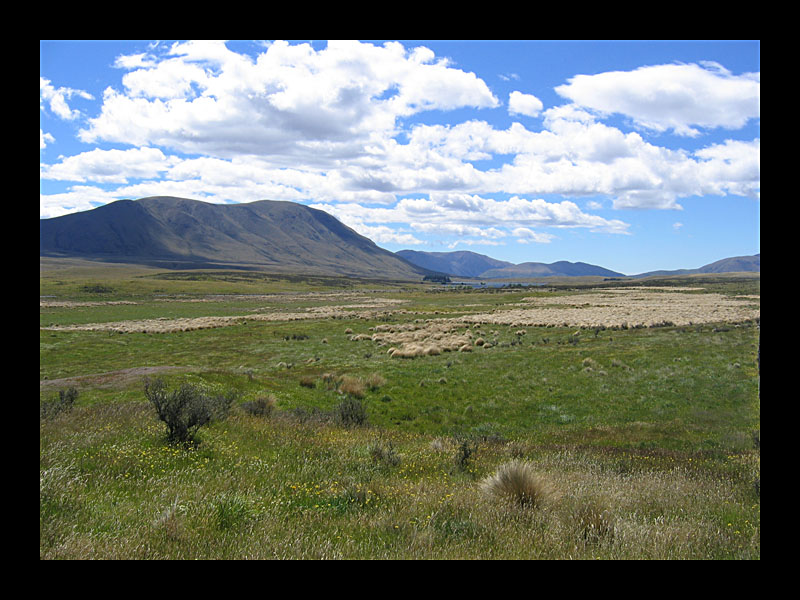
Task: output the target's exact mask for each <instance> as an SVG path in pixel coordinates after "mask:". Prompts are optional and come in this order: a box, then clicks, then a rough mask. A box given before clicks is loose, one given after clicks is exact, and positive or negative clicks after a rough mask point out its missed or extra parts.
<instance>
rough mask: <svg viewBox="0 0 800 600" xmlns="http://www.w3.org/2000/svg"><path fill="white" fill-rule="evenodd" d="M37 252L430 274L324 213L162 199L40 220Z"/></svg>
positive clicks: (183, 263) (279, 205)
mask: <svg viewBox="0 0 800 600" xmlns="http://www.w3.org/2000/svg"><path fill="white" fill-rule="evenodd" d="M39 254H40V256H69V257H83V258H95V259H101V260H105V261H111V262H134V263H142V264H154V265H158V266H165V267H178V268H181V267H183V268H199V267H206V268H214V267H216V268H219V267H221V266H234V265H235V266H239V267H244V268H259V269H270V270H274V271H280V272H293V273H305V274H335V275H343V276H352V277H368V278H381V279H403V280H417V281H418V280H420V279H421V278H422V277H423V276H424V275H427V274H429V273H428V271H427V270H426V269H424V268H422V267H419V266H417V265H413V264H411V263H409V262H407V261H406V260H404V259H403V258H401V257H399V256H396V255H395V254H394V253H392V252H389V251H388V250H384V249H383V248H379V247H378V246H377V245H375V243H374V242H372V241H371V240H369V239H367V238H365V237H363V236H361V235H359V234H358V233H356V232H355V231H353V230H352V229H350V228H349V227H347V226H345V225H344V224H342V223H341V222H340V221H338V220H337V219H335V218H334V217H332V216H331V215H329V214H328V213H326V212H324V211H321V210H317V209H313V208H310V207H308V206H304V205H302V204H297V203H294V202H279V201H271V200H261V201H257V202H251V203H247V204H210V203H207V202H200V201H198V200H188V199H185V198H174V197H167V196H157V197H151V198H142V199H140V200H119V201H117V202H112V203H110V204H106V205H104V206H100V207H98V208H95V209H92V210H88V211H84V212H79V213H72V214H68V215H64V216H61V217H54V218H52V219H40V220H39Z"/></svg>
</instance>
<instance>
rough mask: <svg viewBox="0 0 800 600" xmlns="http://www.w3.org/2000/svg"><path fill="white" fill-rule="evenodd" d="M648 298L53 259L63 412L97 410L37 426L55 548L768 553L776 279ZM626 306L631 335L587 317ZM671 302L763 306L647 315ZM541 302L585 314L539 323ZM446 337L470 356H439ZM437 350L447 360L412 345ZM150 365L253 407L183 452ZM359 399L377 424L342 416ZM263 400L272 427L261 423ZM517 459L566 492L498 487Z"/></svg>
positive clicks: (625, 285) (49, 277) (727, 281)
mask: <svg viewBox="0 0 800 600" xmlns="http://www.w3.org/2000/svg"><path fill="white" fill-rule="evenodd" d="M646 285H647V286H648V287H647V288H643V287H642V285H636V286H633V285H631V284H630V283H629V282H605V283H603V282H600V281H594V282H581V283H580V284H578V282H572V283H571V284H570V283H569V282H555V283H554V284H550V285H548V286H547V287H543V288H526V289H515V290H508V289H505V290H468V289H461V290H447V291H445V290H444V289H443V288H442V287H441V286H435V285H429V286H423V285H415V284H406V283H399V282H376V281H351V280H337V279H335V278H319V277H318V278H302V277H284V276H273V275H266V274H261V273H257V272H241V271H236V270H226V271H217V272H211V271H208V272H177V271H171V272H170V271H164V270H158V269H152V268H138V267H132V266H102V267H101V266H95V265H91V264H76V263H72V264H71V265H69V266H64V265H63V263H62V264H61V265H58V264H55V263H50V264H48V265H45V266H43V268H42V270H41V272H40V353H39V357H40V365H39V366H40V403H41V402H47V401H49V400H51V399H52V398H53V397H56V396H57V395H58V392H59V391H62V390H66V389H69V388H70V387H74V388H76V389H77V390H78V393H79V395H78V399H77V402H76V405H75V406H74V408H72V410H69V411H64V412H62V413H60V414H57V415H55V416H48V417H47V418H42V419H40V521H39V523H40V558H43V559H58V558H147V559H161V558H164V559H184V558H186V559H189V558H205V559H212V558H225V559H236V558H296V559H312V558H335V559H490V558H491V559H500V558H512V559H567V558H576V559H589V558H592V559H593V558H602V559H620V558H621V559H758V558H760V400H759V394H758V389H759V376H758V365H757V351H758V340H759V331H758V305H759V300H758V296H759V293H760V280H759V279H758V278H753V277H732V276H727V277H712V278H708V277H705V278H684V279H681V280H675V279H670V280H661V281H657V282H654V281H648V282H646ZM610 289H612V290H616V291H614V292H609V290H610ZM633 292H635V293H633ZM609 293H614V294H622V295H624V297H625V298H630V303H629V304H630V305H631V306H632V307H633V308H631V312H630V315H629V316H630V318H629V319H628V321H627V322H626V324H625V326H624V327H621V326H618V325H617V326H614V327H602V326H593V327H588V326H583V327H581V326H580V325H576V323H580V322H581V321H580V315H581V314H583V313H585V312H586V311H588V310H590V309H591V310H594V309H595V308H596V307H597V305H598V304H603V303H601V302H600V301H599V300H600V299H602V298H604V297H605V296H602V295H601V294H606V295H608V294H609ZM629 293H633V294H632V295H625V294H629ZM648 294H652V296H649V295H648ZM669 294H677V295H679V296H675V297H676V298H678V297H681V298H683V299H685V296H686V295H687V294H691V295H696V296H697V297H698V298H699V297H700V296H703V299H706V300H708V299H712V298H718V299H719V301H718V302H717V304H719V305H722V304H723V301H731V302H733V303H734V304H735V305H736V306H741V307H742V311H743V312H742V313H741V315H743V316H741V318H736V316H735V315H734V317H731V316H730V315H731V314H732V313H730V312H727V311H722V312H720V313H719V314H716V317H719V316H720V315H724V317H725V320H714V318H715V313H713V312H711V313H709V317H708V320H700V321H698V320H695V321H693V322H691V323H680V324H676V323H675V322H674V319H664V320H663V322H659V323H658V324H657V325H658V326H645V325H640V324H638V323H637V322H636V314H637V313H636V312H635V310H634V308H635V307H636V306H641V305H642V304H643V303H646V301H647V299H648V298H651V297H652V298H656V297H658V298H659V299H662V300H663V297H665V296H669ZM643 295H644V296H643ZM712 295H713V296H712ZM667 299H669V298H667ZM698 304H699V303H698ZM711 304H712V305H713V304H714V303H711ZM683 305H684V304H682V305H681V306H683ZM657 306H661V304H657ZM539 309H541V311H540V310H539ZM544 309H548V310H551V311H552V310H557V311H561V312H558V313H556V314H558V315H562V314H563V322H561V321H559V319H556V321H558V322H554V323H552V324H549V325H547V326H545V325H542V324H527V325H526V324H525V323H524V319H525V318H528V319H529V323H538V322H539V319H540V318H541V315H545V314H546V315H550V314H553V313H552V312H542V311H544ZM510 311H523V322H519V321H518V320H515V321H514V322H512V323H506V322H504V321H503V319H502V318H501V317H503V316H505V315H507V314H509V313H510ZM524 311H528V312H524ZM537 311H539V312H537ZM582 311H583V313H582ZM736 314H738V313H736ZM209 317H213V318H215V319H216V320H213V319H212V320H206V319H208V318H209ZM696 318H697V317H695V319H696ZM123 322H124V323H126V324H130V323H134V324H135V326H134V327H131V328H123V327H121V326H120V325H118V324H120V323H123ZM109 323H114V324H116V325H114V326H112V327H105V328H104V327H100V326H98V324H99V325H102V324H105V325H106V326H107V325H108V324H109ZM442 324H445V325H446V326H444V327H443V329H445V330H447V331H446V334H442V336H445V335H450V336H462V337H465V338H466V339H468V340H469V344H465V345H468V347H469V351H466V349H463V350H462V351H459V350H457V349H456V350H446V349H442V348H443V344H444V341H445V337H440V338H436V339H434V337H433V326H434V325H436V326H439V325H442ZM122 331H124V332H122ZM404 335H405V336H413V335H416V336H417V337H418V338H419V340H417V341H414V342H412V341H409V340H410V338H403V337H402V336H404ZM392 336H394V337H392ZM418 342H419V344H422V345H423V347H428V348H431V347H432V346H434V345H435V344H436V343H438V344H439V350H438V351H437V350H435V349H434V350H430V351H428V352H422V353H419V354H417V355H415V356H413V357H409V358H400V356H401V354H400V353H398V354H397V355H396V356H392V355H391V354H390V353H389V349H390V348H392V347H400V345H401V344H406V346H409V345H410V344H412V343H418ZM425 344H427V346H425ZM146 376H149V377H161V378H163V379H164V381H165V382H167V384H168V385H170V386H177V385H179V384H181V383H186V382H188V383H193V384H196V385H197V386H200V387H202V388H204V389H207V390H211V391H215V390H218V391H236V392H237V393H238V401H237V404H236V406H235V407H234V409H233V411H232V412H231V414H230V415H229V416H228V418H227V419H225V420H223V421H219V422H214V423H212V424H211V425H210V426H208V427H205V428H203V429H201V430H200V433H199V443H198V444H197V445H196V446H192V447H182V446H171V445H169V444H167V443H166V442H165V429H164V424H163V423H161V422H160V421H158V419H157V418H156V414H155V411H154V410H153V408H152V407H151V406H150V405H149V404H148V403H147V401H146V399H145V396H144V393H143V382H144V378H145V377H146ZM346 379H347V380H348V381H350V385H352V386H353V387H346V386H345V384H343V383H342V382H343V381H345V380H346ZM370 382H371V385H368V383H370ZM359 383H361V384H363V385H361V386H360V387H359V385H358V384H359ZM348 393H349V394H350V396H352V397H359V399H360V400H361V401H362V402H363V403H364V404H365V406H366V411H367V417H368V420H367V423H366V425H363V426H357V427H353V426H345V425H343V424H342V423H341V422H339V421H337V420H336V419H335V418H333V416H334V415H335V414H336V411H337V407H339V406H340V404H341V403H342V401H343V399H345V398H346V397H347V396H348ZM265 397H272V398H274V399H275V401H276V404H275V408H274V410H273V411H272V412H271V413H270V414H269V415H267V416H257V415H253V414H250V413H249V412H248V411H246V410H244V409H243V407H244V406H246V403H247V402H252V401H254V400H256V399H258V398H265ZM517 459H519V460H524V461H527V462H528V463H529V464H530V465H531V466H532V468H533V469H534V470H535V471H536V473H537V474H538V476H539V477H540V478H541V479H542V480H544V481H546V482H547V486H548V489H550V490H552V493H551V494H550V495H549V498H550V499H549V501H548V502H547V503H544V504H542V505H538V506H536V507H531V506H519V505H515V504H513V503H507V502H503V501H502V500H500V499H498V498H495V497H493V496H491V495H487V494H485V493H483V491H482V485H481V483H482V482H484V481H485V480H486V478H488V477H490V476H491V475H493V474H494V473H495V471H496V470H497V469H498V468H500V467H501V466H503V465H505V464H507V463H508V462H510V461H512V460H517Z"/></svg>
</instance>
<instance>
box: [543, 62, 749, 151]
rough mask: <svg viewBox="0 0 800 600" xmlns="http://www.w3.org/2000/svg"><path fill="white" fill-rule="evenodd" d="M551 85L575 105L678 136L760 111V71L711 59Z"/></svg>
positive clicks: (736, 122) (733, 125) (735, 124)
mask: <svg viewBox="0 0 800 600" xmlns="http://www.w3.org/2000/svg"><path fill="white" fill-rule="evenodd" d="M555 90H556V92H557V93H558V94H560V95H561V96H563V97H565V98H568V99H569V100H571V101H572V102H573V103H575V104H576V105H578V106H581V107H585V108H588V109H591V110H595V111H599V112H600V113H605V114H614V113H616V114H622V115H625V116H627V117H630V118H631V119H633V121H634V122H635V123H637V124H638V125H639V126H641V127H644V128H646V129H650V130H655V131H659V132H662V131H667V130H671V131H673V132H674V133H676V134H677V135H684V136H692V137H694V136H697V135H699V133H700V132H699V130H698V129H697V128H698V127H700V128H705V129H712V128H717V127H722V128H725V129H738V128H740V127H742V126H744V125H745V124H746V123H747V121H749V120H750V119H758V118H760V116H761V75H760V73H744V74H742V75H733V74H732V73H731V72H730V71H728V70H726V69H725V68H723V67H722V66H721V65H719V64H717V63H703V64H700V65H698V64H667V65H653V66H646V67H640V68H638V69H635V70H633V71H610V72H605V73H598V74H596V75H576V76H575V77H573V78H571V79H569V81H568V83H567V84H565V85H561V86H558V87H556V88H555Z"/></svg>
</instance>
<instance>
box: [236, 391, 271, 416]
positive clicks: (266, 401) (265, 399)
mask: <svg viewBox="0 0 800 600" xmlns="http://www.w3.org/2000/svg"><path fill="white" fill-rule="evenodd" d="M277 401H278V399H277V398H275V396H272V395H269V396H259V397H258V398H256V399H255V400H252V401H250V402H244V403H243V404H242V410H244V411H245V412H246V413H247V414H248V415H252V416H254V417H269V416H270V415H271V414H272V411H273V410H275V404H276V403H277Z"/></svg>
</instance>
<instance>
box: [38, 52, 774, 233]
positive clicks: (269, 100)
mask: <svg viewBox="0 0 800 600" xmlns="http://www.w3.org/2000/svg"><path fill="white" fill-rule="evenodd" d="M150 52H152V53H150ZM150 52H148V53H140V54H132V55H129V56H120V57H118V58H117V61H116V63H115V66H117V67H119V68H121V69H125V70H126V71H127V72H126V73H125V74H124V75H123V77H122V86H121V87H120V88H119V89H114V88H111V87H109V88H107V89H106V90H105V92H104V94H103V98H102V103H101V105H100V109H99V112H98V113H97V116H95V117H94V118H91V119H88V120H86V121H85V122H84V126H83V128H82V129H81V130H80V139H81V140H82V141H84V142H89V143H101V142H113V143H120V144H128V145H130V146H131V149H129V150H101V149H96V150H92V151H89V152H83V153H81V154H77V155H75V156H70V157H66V158H61V159H59V161H58V162H56V163H55V164H52V165H40V177H41V178H42V179H51V180H57V181H71V182H76V183H89V182H93V183H97V184H103V185H104V186H109V185H111V184H118V185H120V187H118V188H117V189H116V190H114V191H113V193H112V192H105V191H102V190H99V189H98V190H97V191H96V192H91V193H90V191H89V190H94V189H95V188H88V187H84V188H77V187H74V188H71V191H70V193H69V194H68V195H62V196H60V198H62V199H64V200H65V201H67V200H68V201H70V202H72V204H71V206H73V207H74V206H77V205H78V204H77V203H76V202H77V201H76V199H75V196H74V195H73V193H74V191H75V190H83V191H85V192H86V193H87V194H89V195H90V196H91V197H92V198H101V197H106V198H110V197H112V196H113V197H117V198H118V197H143V196H147V195H159V194H169V195H178V196H184V197H192V198H198V199H206V200H208V201H214V202H229V201H235V202H248V201H253V200H258V199H282V200H294V201H300V202H309V203H315V205H316V206H320V207H322V206H324V207H328V208H324V210H329V212H332V213H333V214H335V216H337V217H339V218H341V220H342V221H344V222H345V223H347V224H348V225H350V226H351V227H353V228H354V229H356V230H358V231H359V232H361V233H365V234H366V232H370V233H371V234H372V235H374V236H376V238H377V237H380V239H382V240H390V239H396V240H401V239H402V240H405V242H403V243H408V244H411V243H421V241H420V239H419V238H418V237H415V235H416V236H419V237H422V236H423V234H424V235H425V236H440V237H448V236H449V237H451V238H452V237H458V238H459V240H462V241H461V242H460V243H467V240H473V241H475V242H478V241H480V240H500V239H503V238H504V237H505V238H511V237H514V238H516V239H518V240H525V241H533V242H537V243H546V242H547V241H549V240H550V239H552V237H553V236H552V235H551V234H549V233H543V232H542V231H541V230H542V229H543V228H549V229H552V228H563V227H578V228H585V229H587V230H590V231H604V232H612V233H622V234H624V233H627V232H628V229H629V226H628V224H627V223H625V222H624V221H623V220H617V219H605V218H602V217H600V216H598V215H594V214H591V213H590V212H584V211H583V210H581V209H580V208H579V207H578V205H577V204H576V203H575V202H573V201H571V199H575V198H580V197H592V198H594V200H592V202H590V203H587V204H586V207H587V209H586V210H589V211H591V210H595V209H597V208H599V207H600V206H601V204H599V203H598V201H597V200H596V198H597V197H599V196H602V197H605V198H607V199H609V200H611V202H613V206H614V208H616V209H634V208H642V209H680V203H679V202H680V199H681V198H685V197H688V196H692V195H703V194H718V195H725V194H736V195H743V196H750V197H758V195H759V193H760V140H753V141H733V140H729V141H726V142H724V143H720V144H713V145H708V146H706V147H705V148H702V149H700V150H696V151H694V152H689V151H684V150H671V149H669V148H666V147H663V146H659V145H657V142H652V141H646V139H645V138H644V137H643V134H644V132H642V133H639V132H636V131H634V132H626V131H623V130H622V129H620V128H618V127H613V126H610V125H609V124H606V123H604V122H603V117H604V115H607V114H610V113H619V114H624V115H627V116H628V117H630V118H631V119H633V120H634V121H635V122H636V123H637V124H638V125H639V126H641V127H647V128H650V129H655V130H657V131H666V130H668V129H672V130H674V131H676V132H678V133H682V134H689V133H695V132H696V131H697V128H706V127H736V126H738V124H740V123H743V122H746V121H747V120H748V119H750V118H758V115H759V114H760V113H759V110H760V108H759V93H760V91H759V76H758V75H757V74H756V75H740V76H734V75H732V74H730V73H729V72H727V71H726V70H725V69H724V68H722V67H720V66H719V65H715V64H711V63H704V64H701V65H661V66H656V67H643V68H641V69H637V70H635V71H628V72H610V73H601V74H598V75H591V76H589V75H578V76H576V77H574V78H572V79H570V80H569V83H568V84H567V85H564V86H560V87H559V88H558V90H557V91H558V92H559V93H560V94H561V95H562V96H564V97H566V98H568V99H569V100H570V101H571V102H570V103H566V104H564V105H561V106H552V107H548V108H547V109H544V106H543V103H542V102H541V101H540V100H539V99H538V98H536V97H535V96H533V95H531V94H525V93H522V92H518V91H514V92H512V93H511V94H510V95H509V100H508V110H509V112H510V113H513V114H521V115H528V116H541V117H542V120H541V125H538V124H537V128H535V129H534V128H531V129H529V128H527V127H526V126H525V125H523V124H521V123H519V122H514V123H512V124H511V125H510V126H508V127H507V128H506V129H497V128H496V127H495V126H493V125H491V124H490V123H489V122H487V121H486V120H480V119H478V118H472V119H470V120H466V121H461V122H455V123H453V124H451V125H441V124H419V123H417V124H411V125H409V124H408V123H409V122H411V123H413V121H408V120H407V117H410V116H413V115H415V114H418V113H421V112H424V111H429V110H440V111H447V110H451V109H456V108H478V109H480V108H485V109H492V108H498V107H500V106H501V105H500V102H499V101H498V100H497V98H496V97H495V96H494V94H493V93H492V91H491V90H490V89H489V87H488V86H487V85H486V83H485V82H483V81H482V80H481V79H479V78H478V77H477V76H476V75H475V74H474V73H469V72H466V71H464V70H461V69H458V68H456V67H454V66H453V65H452V64H450V63H448V62H447V61H446V60H443V59H441V58H438V57H437V56H436V55H435V54H434V52H433V51H431V50H430V49H428V48H425V47H417V48H405V47H404V46H403V45H402V44H400V43H397V42H390V43H386V44H383V45H382V46H376V45H373V44H366V43H360V42H347V41H334V42H330V43H329V44H328V46H327V47H326V48H325V49H323V50H315V49H314V48H313V47H312V46H311V45H310V44H296V45H290V44H288V43H285V42H274V43H271V44H269V45H268V46H267V47H266V48H265V49H264V50H263V51H262V52H261V53H260V54H258V55H257V56H255V57H251V56H248V55H244V54H238V53H236V52H233V51H231V50H229V49H228V47H227V46H226V44H225V43H224V42H215V41H200V42H186V43H177V44H173V45H172V46H171V47H169V48H158V49H151V51H150ZM40 79H41V90H42V91H41V95H40V106H41V107H42V110H45V108H47V109H48V110H50V111H52V112H53V113H54V114H57V115H59V116H61V117H62V118H69V119H75V118H77V117H78V116H79V113H78V111H75V110H73V109H72V108H71V107H69V106H68V104H67V100H68V99H69V98H71V97H74V96H75V95H76V94H85V92H80V91H77V90H71V89H69V88H58V89H56V88H55V87H54V86H53V85H52V84H51V83H50V82H49V81H48V80H46V79H44V78H40ZM84 97H85V96H84ZM704 107H705V108H707V111H706V112H703V111H702V110H701V109H703V108H704ZM459 114H460V113H459ZM479 114H481V113H473V115H479ZM531 127H532V126H531ZM53 141H54V140H53V137H52V136H51V135H50V134H47V133H45V132H44V131H43V130H41V129H40V147H42V148H43V147H45V146H46V145H47V144H49V143H52V142H53ZM179 153H182V154H180V158H179V157H178V156H179ZM495 159H497V162H494V163H492V164H491V166H486V164H485V163H482V161H491V160H495ZM550 194H553V195H562V196H565V197H566V198H569V199H565V200H564V201H562V202H547V201H545V200H541V199H537V198H538V197H541V196H545V195H550ZM412 196H425V197H424V198H412ZM55 201H56V197H53V198H52V199H51V200H41V204H42V207H43V208H42V211H43V216H44V211H45V210H47V211H50V213H52V212H53V210H54V209H53V206H54V204H53V202H55ZM384 227H385V228H386V229H382V228H384ZM515 232H516V233H515ZM397 243H401V242H399V241H398V242H397Z"/></svg>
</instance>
